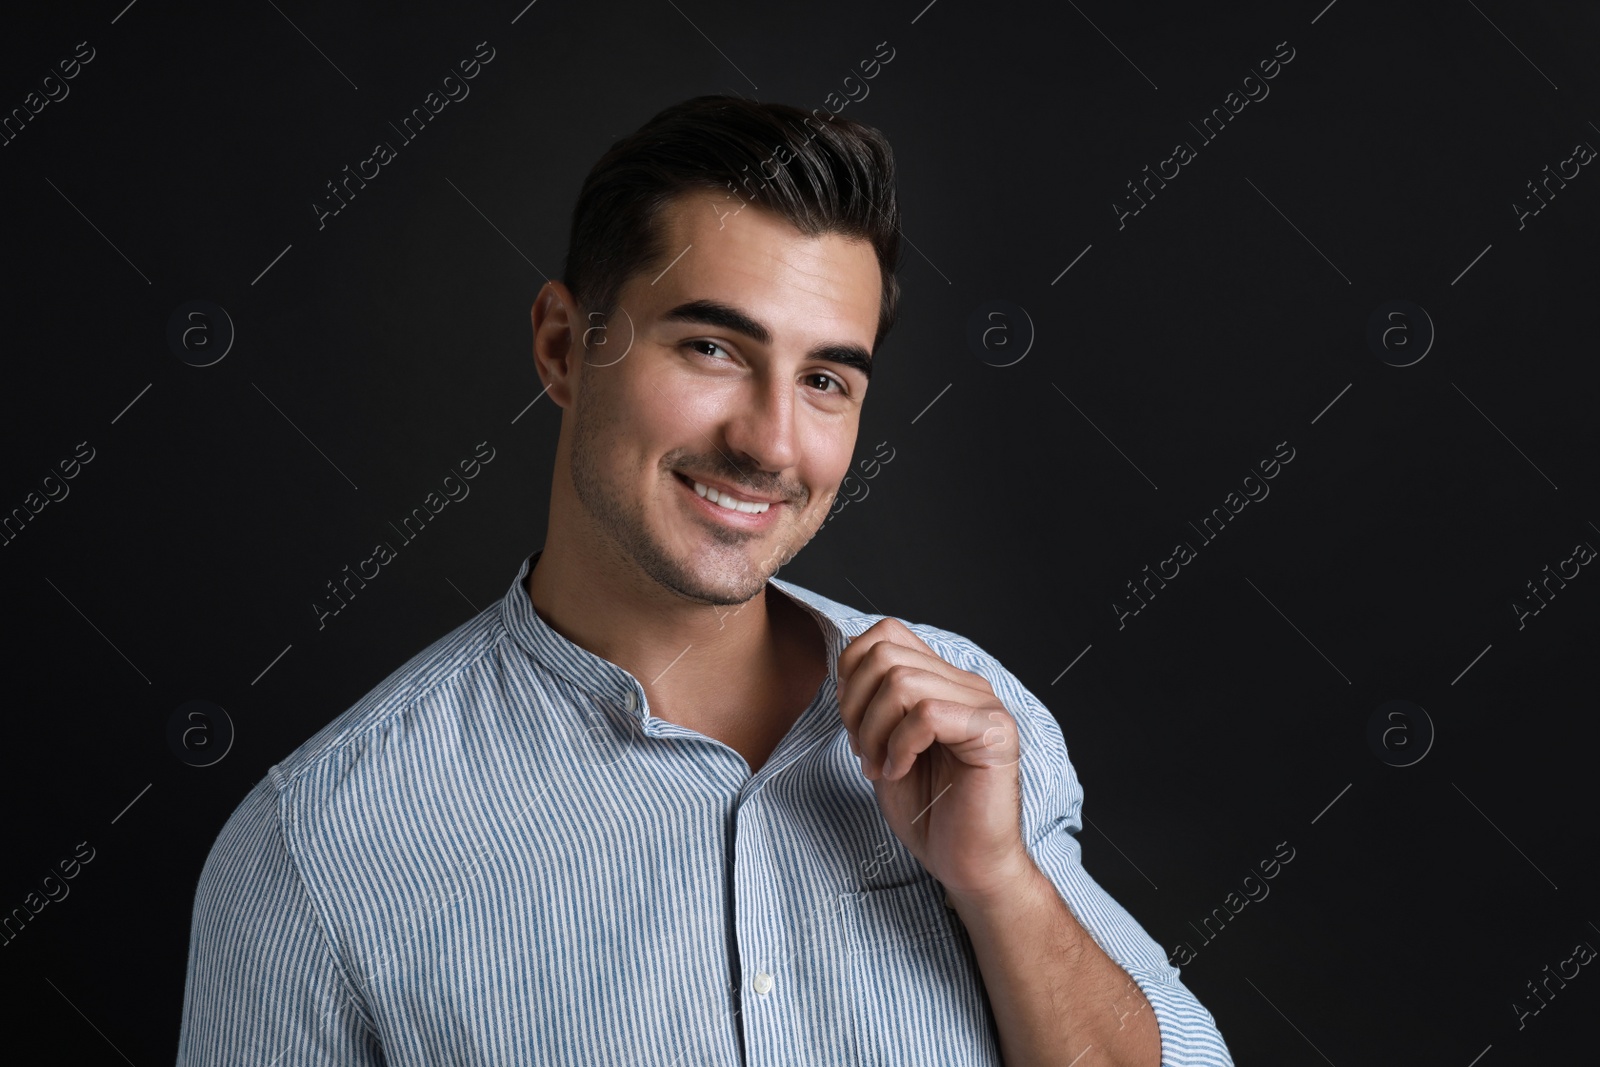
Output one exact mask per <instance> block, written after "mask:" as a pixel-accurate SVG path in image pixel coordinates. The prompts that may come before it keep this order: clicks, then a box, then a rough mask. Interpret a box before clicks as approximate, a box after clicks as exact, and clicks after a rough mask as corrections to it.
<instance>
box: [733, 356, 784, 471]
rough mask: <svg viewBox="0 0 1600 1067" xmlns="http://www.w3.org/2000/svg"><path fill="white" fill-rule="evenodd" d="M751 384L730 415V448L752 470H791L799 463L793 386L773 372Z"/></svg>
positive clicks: (753, 377) (754, 377)
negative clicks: (741, 457) (752, 468)
mask: <svg viewBox="0 0 1600 1067" xmlns="http://www.w3.org/2000/svg"><path fill="white" fill-rule="evenodd" d="M749 380H750V388H749V390H748V392H746V393H744V394H743V395H742V397H741V399H740V401H739V404H738V408H737V410H735V411H732V412H730V413H729V414H728V418H727V422H726V425H725V429H724V431H723V432H724V435H725V436H726V438H727V441H728V446H729V447H730V448H731V449H732V450H733V451H734V452H735V453H738V454H741V455H742V456H743V457H744V460H745V462H747V463H748V465H749V466H751V467H758V468H760V469H761V470H763V471H766V472H769V473H774V474H775V473H777V472H780V471H785V470H788V469H789V468H790V467H793V466H794V465H795V464H796V463H797V462H798V461H799V459H800V446H799V431H798V428H797V427H796V426H795V415H796V411H795V395H794V388H793V383H792V382H790V381H789V380H788V378H787V377H779V376H777V375H774V374H772V373H771V372H770V371H762V372H759V373H757V374H753V375H751V377H750V379H749ZM736 458H737V457H736Z"/></svg>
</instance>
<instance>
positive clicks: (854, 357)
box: [661, 300, 872, 382]
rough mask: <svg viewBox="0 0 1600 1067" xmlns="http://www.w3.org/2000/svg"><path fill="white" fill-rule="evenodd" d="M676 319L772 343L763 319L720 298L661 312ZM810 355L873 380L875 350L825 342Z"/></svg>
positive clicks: (812, 357) (693, 301)
mask: <svg viewBox="0 0 1600 1067" xmlns="http://www.w3.org/2000/svg"><path fill="white" fill-rule="evenodd" d="M661 317H662V318H663V319H666V320H672V321H676V322H694V323H700V324H701V325H705V326H719V327H721V328H722V329H724V330H732V331H733V332H734V333H741V334H744V335H745V336H746V337H748V338H750V339H751V340H753V341H755V342H757V343H758V344H763V345H770V344H772V331H771V330H769V329H767V327H766V326H764V325H763V324H762V323H760V322H758V321H756V320H755V319H754V318H752V317H751V316H750V315H748V314H746V313H745V312H743V311H740V310H739V309H738V308H736V307H734V306H733V305H732V304H724V303H722V302H721V301H717V300H690V301H689V302H688V303H684V304H679V305H678V306H677V307H675V308H673V309H671V310H670V311H668V312H666V313H665V314H663V315H662V316H661ZM806 357H807V358H808V359H820V360H823V361H825V362H827V363H836V364H838V365H839V366H842V367H854V368H855V369H856V370H858V371H860V372H861V373H862V374H863V375H864V376H865V377H866V379H867V381H869V382H870V381H871V380H872V353H871V352H868V351H867V350H866V349H865V348H862V347H861V346H860V345H852V344H822V345H818V346H817V347H816V348H813V349H812V350H811V351H809V352H807V353H806Z"/></svg>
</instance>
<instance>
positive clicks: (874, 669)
mask: <svg viewBox="0 0 1600 1067" xmlns="http://www.w3.org/2000/svg"><path fill="white" fill-rule="evenodd" d="M869 632H870V631H869ZM862 637H866V634H863V635H862ZM860 639H861V638H857V640H860ZM851 651H854V646H852V647H851V648H849V649H846V652H851ZM843 658H844V655H843V653H841V654H840V660H841V661H842V660H843ZM896 666H904V667H913V668H917V669H919V670H922V671H924V672H926V673H929V674H933V675H936V676H938V677H940V678H943V679H945V680H946V681H948V682H950V683H952V684H954V685H958V686H960V687H962V688H963V689H964V690H966V691H967V692H968V693H969V694H970V698H969V701H968V702H969V703H976V702H978V701H979V700H982V701H984V702H989V701H992V700H993V699H994V691H993V690H992V689H991V688H989V685H988V683H987V681H985V679H984V678H983V677H982V676H980V675H976V674H973V673H972V672H971V671H963V670H961V669H960V668H959V667H956V666H954V665H952V664H950V663H947V662H946V661H945V660H943V659H940V658H939V657H938V656H937V655H935V654H933V653H932V652H931V651H930V652H921V651H918V650H917V649H914V648H911V647H909V646H906V645H902V644H897V643H896V642H894V641H891V640H889V639H888V638H886V637H884V638H880V639H878V640H877V641H876V642H875V643H874V644H872V645H870V646H868V647H866V648H865V649H863V650H862V651H861V652H860V654H859V655H857V656H856V658H855V669H854V671H853V673H850V674H848V675H846V674H845V673H844V672H842V671H841V672H840V675H839V690H838V692H839V718H840V720H841V721H842V722H843V723H844V726H845V730H846V731H848V732H849V733H850V734H851V735H852V736H854V737H857V738H858V739H859V732H860V727H861V717H862V714H863V711H864V710H865V707H866V704H867V702H868V701H869V700H871V699H872V696H873V694H875V693H876V692H877V691H878V689H879V688H880V687H881V686H882V685H883V677H884V675H885V674H887V673H888V671H889V670H890V669H891V668H893V667H896Z"/></svg>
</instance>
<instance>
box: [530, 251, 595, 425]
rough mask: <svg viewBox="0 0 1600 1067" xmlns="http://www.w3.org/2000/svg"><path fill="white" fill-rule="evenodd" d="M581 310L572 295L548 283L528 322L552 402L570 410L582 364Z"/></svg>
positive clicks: (541, 377)
mask: <svg viewBox="0 0 1600 1067" xmlns="http://www.w3.org/2000/svg"><path fill="white" fill-rule="evenodd" d="M580 315H581V310H580V309H579V307H578V302H577V301H576V300H574V299H573V297H572V291H571V290H570V289H568V288H567V287H566V285H565V284H563V283H562V282H558V281H554V280H552V281H547V282H545V283H544V286H543V287H542V288H541V289H540V290H539V295H538V296H536V297H534V300H533V308H532V309H531V311H530V312H529V318H530V319H531V320H532V323H533V362H534V366H535V367H537V368H538V371H539V380H540V381H542V382H544V384H545V387H546V390H547V391H548V392H549V394H550V399H551V400H553V401H555V402H556V403H557V404H558V405H560V406H561V407H564V408H565V407H571V406H572V397H573V392H574V390H575V389H576V388H577V365H578V364H579V363H581V362H582V360H583V344H582V341H583V336H582V335H583V324H582V321H581V319H580V318H579V316H580Z"/></svg>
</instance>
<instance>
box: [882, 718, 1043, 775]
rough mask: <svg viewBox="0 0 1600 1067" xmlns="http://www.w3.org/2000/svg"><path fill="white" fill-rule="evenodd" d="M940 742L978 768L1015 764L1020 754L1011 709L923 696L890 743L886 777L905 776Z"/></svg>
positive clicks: (886, 746)
mask: <svg viewBox="0 0 1600 1067" xmlns="http://www.w3.org/2000/svg"><path fill="white" fill-rule="evenodd" d="M935 742H938V743H939V744H941V745H943V746H944V747H945V749H946V750H948V751H949V753H950V754H951V755H952V756H954V757H956V758H957V759H959V760H960V761H961V762H962V763H965V764H967V765H968V766H972V767H990V768H1001V767H1009V766H1010V765H1011V764H1013V763H1016V762H1017V758H1018V755H1017V753H1018V749H1017V732H1016V727H1015V723H1013V722H1012V720H1011V716H1010V715H1008V714H1007V713H1006V712H1004V711H1002V710H1000V709H997V708H987V709H985V708H974V707H972V706H971V705H968V704H961V703H956V702H953V701H946V700H920V701H918V702H917V703H916V704H914V705H912V706H911V707H910V708H908V709H907V710H906V713H905V715H904V716H902V717H901V719H900V724H899V725H898V726H896V727H895V728H894V729H893V730H891V731H890V733H889V737H888V739H887V740H886V741H885V743H884V759H883V771H882V777H884V778H885V779H888V780H890V781H893V780H896V779H899V778H903V777H905V775H906V774H908V773H910V771H911V768H912V766H913V765H914V764H915V763H916V760H917V757H918V756H919V755H921V754H922V753H923V752H926V751H927V750H928V749H929V748H931V747H933V744H934V743H935Z"/></svg>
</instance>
